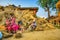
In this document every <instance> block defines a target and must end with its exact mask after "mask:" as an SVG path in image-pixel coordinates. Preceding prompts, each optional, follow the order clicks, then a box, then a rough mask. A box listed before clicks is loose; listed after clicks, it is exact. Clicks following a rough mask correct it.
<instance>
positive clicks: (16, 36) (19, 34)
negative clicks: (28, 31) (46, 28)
mask: <svg viewBox="0 0 60 40" xmlns="http://www.w3.org/2000/svg"><path fill="white" fill-rule="evenodd" d="M14 37H15V38H21V37H22V34H21V33H16V34H15V35H14Z"/></svg>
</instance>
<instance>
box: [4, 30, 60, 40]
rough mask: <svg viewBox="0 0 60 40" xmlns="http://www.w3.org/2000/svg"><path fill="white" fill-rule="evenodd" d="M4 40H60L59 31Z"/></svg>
mask: <svg viewBox="0 0 60 40" xmlns="http://www.w3.org/2000/svg"><path fill="white" fill-rule="evenodd" d="M4 40H60V29H53V30H46V31H34V32H29V33H23V37H22V38H20V39H16V38H13V37H12V38H8V39H4Z"/></svg>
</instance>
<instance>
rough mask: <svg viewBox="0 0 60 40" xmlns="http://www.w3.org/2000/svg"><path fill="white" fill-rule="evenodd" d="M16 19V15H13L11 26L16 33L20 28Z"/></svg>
mask: <svg viewBox="0 0 60 40" xmlns="http://www.w3.org/2000/svg"><path fill="white" fill-rule="evenodd" d="M15 20H16V18H15V16H14V15H11V27H12V31H13V32H14V33H16V31H17V30H18V25H17V24H16V23H15Z"/></svg>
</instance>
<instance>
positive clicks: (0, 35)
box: [0, 31, 3, 40]
mask: <svg viewBox="0 0 60 40" xmlns="http://www.w3.org/2000/svg"><path fill="white" fill-rule="evenodd" d="M2 38H3V35H2V32H1V31H0V40H2Z"/></svg>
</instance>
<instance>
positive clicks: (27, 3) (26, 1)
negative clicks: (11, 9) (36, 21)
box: [0, 0, 55, 18]
mask: <svg viewBox="0 0 60 40" xmlns="http://www.w3.org/2000/svg"><path fill="white" fill-rule="evenodd" d="M9 4H14V5H16V6H18V5H21V7H38V8H39V9H38V12H37V14H36V15H37V16H38V17H45V18H46V17H47V16H48V15H47V12H45V11H44V9H43V8H41V7H40V6H39V5H38V4H37V0H0V5H3V6H6V5H9ZM54 13H55V11H51V15H55V14H54Z"/></svg>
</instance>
